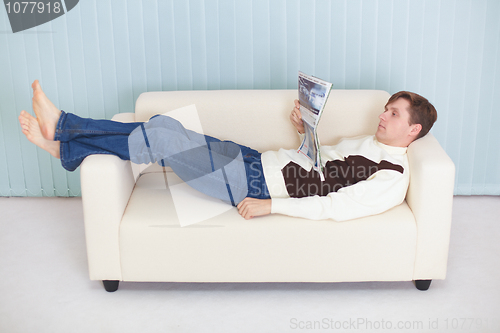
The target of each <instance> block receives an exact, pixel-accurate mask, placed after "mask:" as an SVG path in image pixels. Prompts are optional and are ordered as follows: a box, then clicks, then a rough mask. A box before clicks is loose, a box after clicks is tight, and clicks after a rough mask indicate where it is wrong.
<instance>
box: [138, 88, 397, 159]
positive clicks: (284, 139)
mask: <svg viewBox="0 0 500 333" xmlns="http://www.w3.org/2000/svg"><path fill="white" fill-rule="evenodd" d="M389 97H390V95H389V94H388V93H387V92H385V91H382V90H338V89H335V90H332V91H331V93H330V97H329V98H328V102H327V104H326V108H325V111H324V113H323V116H322V118H321V122H320V124H319V129H318V135H319V138H320V141H321V144H323V145H332V144H335V143H336V142H338V141H339V139H341V138H343V137H354V136H359V135H368V134H374V133H375V131H376V129H377V125H378V122H379V119H378V115H379V114H381V113H382V112H383V110H384V105H385V104H386V102H387V100H388V99H389ZM296 98H297V90H296V89H289V90H210V91H162V92H147V93H143V94H141V95H140V96H139V98H138V99H137V103H136V108H135V113H136V121H147V120H148V119H149V118H150V117H151V116H153V115H155V114H162V113H165V112H168V111H170V110H175V109H178V108H181V107H184V106H187V105H191V104H195V105H196V108H197V111H198V114H199V118H200V122H201V125H202V127H203V131H204V134H207V135H211V136H215V137H217V138H219V139H221V140H232V141H235V142H237V143H239V144H243V145H247V146H249V147H252V148H254V149H257V150H259V151H261V152H263V151H266V150H277V149H279V148H297V147H298V146H299V144H300V142H299V138H298V136H297V135H296V131H295V128H294V127H293V126H292V125H291V123H290V120H289V115H290V112H291V110H292V109H293V105H294V104H293V101H294V100H295V99H296Z"/></svg>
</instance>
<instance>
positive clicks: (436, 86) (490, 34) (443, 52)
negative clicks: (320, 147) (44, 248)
mask: <svg viewBox="0 0 500 333" xmlns="http://www.w3.org/2000/svg"><path fill="white" fill-rule="evenodd" d="M499 17H500V1H498V0H332V1H327V0H189V1H180V0H162V1H160V0H148V1H137V0H127V1H123V0H100V1H97V0H80V3H79V4H78V5H77V6H76V7H75V8H74V9H73V10H71V11H70V12H69V13H67V14H66V15H64V16H62V17H60V18H57V19H55V20H53V21H51V22H48V23H46V24H43V25H41V26H39V27H35V28H32V29H29V30H27V31H24V32H19V33H16V34H13V33H12V32H11V29H10V25H9V21H8V17H7V14H6V11H5V10H3V9H0V196H75V195H79V194H80V185H79V173H78V171H76V172H73V173H69V172H66V171H65V170H63V169H62V167H61V166H60V164H59V162H58V161H57V160H55V159H54V158H52V157H50V156H49V154H47V153H45V152H43V151H41V150H40V149H38V148H36V147H34V146H33V145H31V144H30V143H29V142H28V141H27V140H26V139H25V138H24V136H23V134H22V133H21V131H20V129H19V126H18V124H17V116H18V115H19V112H20V111H21V110H23V109H25V110H28V111H30V112H32V110H31V105H30V103H31V91H30V84H31V82H32V81H33V80H34V79H40V81H41V83H42V85H43V87H44V90H45V91H46V93H47V95H48V96H49V97H50V98H51V99H52V100H53V102H54V103H55V104H56V105H57V106H58V107H60V108H61V109H64V110H66V111H70V112H74V113H76V114H78V115H81V116H84V117H94V118H108V119H109V118H111V117H112V116H113V115H114V114H115V113H119V112H131V111H133V109H134V103H135V100H136V99H137V97H138V96H139V95H140V94H141V93H142V92H145V91H158V90H201V89H282V88H292V89H293V88H296V86H297V71H298V70H302V71H304V72H306V73H310V74H312V75H316V76H319V77H321V78H324V79H326V80H329V81H331V82H333V83H334V88H337V89H383V90H387V91H389V92H390V93H394V92H396V91H399V90H411V91H415V92H417V93H420V94H422V95H424V96H426V97H427V98H429V99H430V100H431V102H433V103H434V104H435V106H436V107H437V109H438V112H439V119H438V122H437V123H436V125H435V127H434V128H433V130H432V132H433V133H434V135H435V136H436V137H437V139H438V140H439V141H440V143H441V144H442V146H443V147H444V148H445V150H446V151H447V153H448V154H449V155H450V157H451V158H452V159H453V161H454V162H455V164H456V166H457V175H456V189H455V193H456V194H496V195H498V194H500V173H499V170H500V131H498V128H499V127H500V20H499Z"/></svg>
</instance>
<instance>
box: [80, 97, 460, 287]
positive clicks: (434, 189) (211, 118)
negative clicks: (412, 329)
mask: <svg viewBox="0 0 500 333" xmlns="http://www.w3.org/2000/svg"><path fill="white" fill-rule="evenodd" d="M295 98H297V91H296V90H232V91H176V92H148V93H143V94H142V95H140V97H139V98H138V100H137V103H136V109H135V113H127V114H117V115H116V116H115V118H113V119H114V120H117V121H124V122H130V121H147V120H148V119H149V118H150V117H151V116H153V115H155V114H161V113H165V112H167V111H169V110H173V109H177V108H181V107H184V106H187V105H191V104H195V105H196V108H197V110H198V114H199V118H200V122H201V124H202V127H203V131H204V133H205V134H208V135H212V136H216V137H218V138H220V139H228V140H232V141H235V142H238V143H241V144H244V145H247V146H250V147H252V148H254V149H257V150H259V151H261V152H263V151H266V150H276V149H279V148H281V147H283V148H296V147H298V146H299V139H298V136H297V134H296V132H295V130H294V128H293V126H292V125H291V123H290V121H289V114H290V111H291V110H292V108H293V100H294V99H295ZM388 98H389V94H388V93H387V92H385V91H378V90H332V92H331V94H330V97H329V100H328V103H327V105H326V109H325V112H324V114H323V117H322V119H321V123H320V127H319V136H320V140H321V143H322V144H324V145H329V144H334V143H336V142H337V141H338V140H339V139H340V138H342V137H353V136H358V135H363V134H373V133H375V130H376V128H377V124H378V115H379V114H380V113H381V112H382V111H383V109H384V105H385V103H386V102H387V100H388ZM188 126H190V125H188ZM408 155H409V162H410V173H411V180H410V186H409V189H408V193H407V197H406V200H405V202H403V203H402V204H401V205H399V206H397V207H394V208H393V209H391V210H389V211H387V212H385V213H383V214H379V215H376V216H370V217H366V218H361V219H356V220H351V221H346V222H335V221H332V220H322V221H312V220H306V219H300V218H292V217H287V216H282V215H269V216H266V217H261V218H254V219H251V220H244V219H243V218H242V217H240V216H239V215H238V212H237V210H236V208H233V207H230V206H229V207H228V208H227V210H226V211H224V212H222V213H220V214H216V215H215V216H213V217H211V218H208V219H206V220H204V221H202V222H200V223H197V224H193V225H190V226H186V227H181V226H180V225H179V218H180V217H179V216H178V213H177V212H176V207H175V205H174V202H173V198H172V191H173V189H174V188H175V189H176V190H177V188H181V189H182V188H183V187H182V184H179V181H178V179H176V177H175V175H174V174H173V173H172V172H171V171H170V170H168V168H167V169H165V170H164V169H163V168H162V167H160V166H158V165H153V166H151V167H149V168H147V169H146V170H142V171H141V172H140V174H139V173H138V172H137V166H134V165H131V163H130V162H128V161H123V160H120V159H119V158H118V157H114V156H110V155H92V156H89V157H88V158H86V159H85V161H84V162H83V164H82V166H81V185H82V198H83V209H84V222H85V234H86V242H87V254H88V261H89V271H90V278H91V279H92V280H102V281H103V282H104V286H105V288H106V290H108V291H115V290H116V289H117V288H118V283H119V281H152V282H161V281H169V282H341V281H342V282H344V281H415V284H416V287H417V288H418V289H420V290H426V289H427V288H428V287H429V285H430V281H431V280H432V279H444V278H445V275H446V265H447V258H448V248H449V238H450V226H451V211H452V200H453V186H454V172H455V168H454V165H453V163H452V161H451V160H450V158H449V157H448V156H447V155H446V153H445V152H444V150H443V149H442V148H441V146H440V145H439V143H438V142H437V140H436V139H435V138H434V136H433V135H432V134H428V135H427V136H425V137H424V138H421V139H419V140H417V141H415V142H414V143H412V144H411V145H410V147H409V148H408ZM195 196H196V195H195ZM193 200H194V197H193ZM210 200H212V199H204V198H203V196H201V197H196V201H195V203H193V204H192V205H191V207H190V209H191V210H192V212H193V213H199V212H201V211H204V209H205V208H204V207H208V206H204V204H205V203H207V202H208V201H210ZM216 205H221V204H220V203H216ZM218 207H219V206H218ZM179 214H180V213H179Z"/></svg>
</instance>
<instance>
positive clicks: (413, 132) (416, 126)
mask: <svg viewBox="0 0 500 333" xmlns="http://www.w3.org/2000/svg"><path fill="white" fill-rule="evenodd" d="M411 126H412V128H411V131H410V134H411V135H412V136H414V137H416V136H417V135H418V134H419V133H420V131H421V130H422V125H421V124H413V125H411Z"/></svg>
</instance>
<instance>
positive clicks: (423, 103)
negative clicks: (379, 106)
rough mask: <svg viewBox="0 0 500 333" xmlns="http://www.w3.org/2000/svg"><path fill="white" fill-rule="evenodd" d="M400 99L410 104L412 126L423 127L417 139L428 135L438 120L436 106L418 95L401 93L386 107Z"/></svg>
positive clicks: (395, 95)
mask: <svg viewBox="0 0 500 333" xmlns="http://www.w3.org/2000/svg"><path fill="white" fill-rule="evenodd" d="M398 98H404V99H405V100H407V101H408V102H409V103H410V107H409V109H408V113H409V114H410V121H409V122H410V125H414V124H420V125H422V130H421V131H420V133H419V134H418V136H417V138H416V139H419V138H421V137H423V136H424V135H426V134H427V133H428V132H429V131H430V129H431V128H432V125H434V123H435V122H436V119H437V111H436V108H435V107H434V105H432V104H431V103H430V102H429V101H428V100H427V99H426V98H424V97H422V96H420V95H418V94H415V93H412V92H409V91H400V92H397V93H395V94H394V95H392V96H391V98H389V101H388V102H387V104H386V106H387V105H389V104H391V103H392V102H394V101H396V100H397V99H398ZM416 139H415V140H416Z"/></svg>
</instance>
